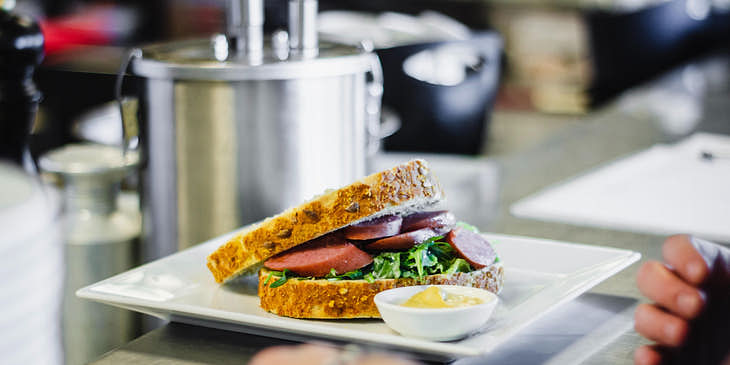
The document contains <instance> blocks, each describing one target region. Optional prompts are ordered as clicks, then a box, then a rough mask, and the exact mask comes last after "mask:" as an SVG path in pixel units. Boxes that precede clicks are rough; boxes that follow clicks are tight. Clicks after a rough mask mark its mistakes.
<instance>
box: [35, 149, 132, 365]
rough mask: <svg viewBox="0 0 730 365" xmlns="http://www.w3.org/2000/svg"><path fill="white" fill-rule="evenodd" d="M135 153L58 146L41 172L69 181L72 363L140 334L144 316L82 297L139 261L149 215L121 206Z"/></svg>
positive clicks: (67, 326)
mask: <svg viewBox="0 0 730 365" xmlns="http://www.w3.org/2000/svg"><path fill="white" fill-rule="evenodd" d="M138 160H139V158H138V155H137V154H136V152H135V151H130V152H127V153H126V154H125V153H124V152H123V151H122V149H121V148H119V147H115V146H105V145H96V144H72V145H67V146H65V147H61V148H59V149H56V150H53V151H50V152H49V153H47V154H45V155H43V156H42V157H41V159H40V161H39V164H40V168H41V171H43V172H44V173H47V174H52V175H55V177H56V178H57V179H58V180H60V182H61V183H62V186H63V193H62V195H63V200H64V205H65V207H64V209H65V211H64V214H63V221H62V224H63V228H64V230H65V232H64V233H65V234H64V239H65V245H64V250H65V261H66V273H65V291H64V301H63V314H64V315H63V337H64V348H65V358H66V363H67V364H82V363H87V362H89V361H91V360H93V359H95V358H97V357H99V356H100V355H102V354H103V353H105V352H107V351H109V350H111V349H113V348H115V347H117V346H120V345H122V344H125V343H127V342H129V341H130V340H132V339H133V338H135V337H136V336H137V335H138V334H139V328H140V318H139V315H138V314H134V313H132V312H130V311H127V310H123V309H118V308H114V307H111V306H108V305H104V304H100V303H94V302H90V301H86V300H82V299H79V298H77V297H76V295H75V292H76V290H78V289H79V288H81V287H83V286H86V285H89V284H92V283H95V282H97V281H100V280H103V279H106V278H108V277H110V276H113V275H115V274H118V273H120V272H123V271H125V270H128V269H130V268H132V267H134V266H135V265H136V264H137V263H138V255H139V236H140V232H141V224H142V219H141V214H140V212H139V207H138V203H137V206H136V207H135V206H134V204H132V206H131V207H126V206H123V205H119V204H118V202H119V201H120V199H119V196H120V195H119V193H120V183H121V181H122V179H123V178H124V177H125V176H126V175H128V174H129V173H130V172H131V170H132V169H133V168H134V167H136V166H137V163H138Z"/></svg>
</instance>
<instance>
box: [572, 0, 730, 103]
mask: <svg viewBox="0 0 730 365" xmlns="http://www.w3.org/2000/svg"><path fill="white" fill-rule="evenodd" d="M693 2H694V3H693ZM696 3H697V2H696V1H694V0H673V1H669V2H665V3H661V4H658V5H655V6H651V7H649V8H646V9H642V10H639V11H635V12H626V13H616V12H608V11H588V12H587V13H586V14H585V16H586V24H587V27H588V35H589V39H590V45H591V56H592V60H593V81H592V84H591V86H590V89H589V93H590V95H591V101H592V103H593V104H594V105H598V104H601V103H603V102H605V101H607V100H609V99H610V98H612V97H613V96H615V95H617V94H618V93H620V92H621V91H623V90H626V89H628V88H630V87H632V86H636V85H638V84H640V83H642V82H645V81H648V80H650V79H652V78H654V77H657V76H658V75H660V74H661V73H663V72H665V71H667V70H669V69H670V68H672V67H674V66H676V65H678V64H680V63H682V62H686V61H687V60H689V59H691V58H692V57H697V56H700V55H702V54H703V53H707V52H710V51H712V50H714V49H716V48H718V47H722V46H723V45H727V44H728V42H729V41H730V11H728V10H725V11H721V10H715V9H712V10H709V13H707V14H695V15H694V17H693V16H691V15H690V14H691V13H692V6H693V5H692V4H696Z"/></svg>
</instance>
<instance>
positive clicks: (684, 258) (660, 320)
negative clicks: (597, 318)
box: [634, 235, 730, 364]
mask: <svg viewBox="0 0 730 365" xmlns="http://www.w3.org/2000/svg"><path fill="white" fill-rule="evenodd" d="M662 254H663V258H664V261H665V264H662V263H660V262H656V261H648V262H646V263H644V264H643V265H642V267H641V268H640V270H639V274H638V276H637V284H638V287H639V290H640V291H641V292H642V294H644V295H645V296H646V297H647V298H649V299H651V300H653V301H654V302H655V303H654V304H641V305H639V306H638V307H637V309H636V312H635V315H634V322H635V328H636V331H637V332H638V333H640V334H641V335H643V336H644V337H646V338H648V339H650V340H652V341H655V342H656V345H653V346H642V347H640V348H638V349H637V350H636V352H635V353H634V361H635V363H636V364H658V363H660V362H667V361H669V360H671V359H672V358H675V360H676V358H677V357H678V354H677V350H676V349H679V348H682V349H688V350H689V351H694V352H698V351H705V353H703V354H702V355H703V356H705V358H707V356H709V358H713V359H715V358H718V357H717V355H716V354H717V353H719V354H720V356H722V357H724V355H726V354H727V351H728V347H727V343H726V342H727V340H722V337H725V338H727V337H726V336H727V333H724V334H723V332H726V331H727V328H721V330H718V328H719V327H722V326H724V325H725V324H726V323H727V319H728V313H727V312H728V311H730V310H729V309H728V308H727V302H728V293H730V287H728V282H730V280H729V279H730V274H728V272H729V271H730V270H729V269H730V266H728V265H729V264H730V260H728V259H727V258H726V257H725V256H727V255H728V252H723V251H722V249H721V248H720V247H719V246H716V245H712V244H711V243H709V242H706V241H705V242H699V241H695V242H694V244H693V241H692V238H691V237H689V236H686V235H677V236H672V237H669V238H668V239H667V240H666V241H665V242H664V246H663V248H662ZM711 279H712V280H711ZM708 284H712V285H709V286H708ZM707 289H709V290H710V292H708V291H707ZM713 302H714V303H713ZM718 306H719V310H718ZM723 306H724V308H723ZM711 307H713V308H714V310H710V309H711ZM718 316H719V317H718ZM718 319H719V322H718V321H716V320H718ZM708 335H709V336H710V338H706V337H707V336H708ZM689 336H692V341H690V338H689ZM718 337H719V338H718ZM724 342H725V344H724V345H723V343H724ZM690 343H692V346H689V344H690ZM708 346H711V347H712V348H710V349H709V350H710V352H711V355H707V350H708V348H707V347H708ZM718 346H719V349H718ZM700 348H703V349H704V350H699V349H700ZM687 352H688V351H684V355H682V356H695V355H694V354H687ZM680 357H681V356H680ZM722 357H719V359H722ZM715 361H719V360H715Z"/></svg>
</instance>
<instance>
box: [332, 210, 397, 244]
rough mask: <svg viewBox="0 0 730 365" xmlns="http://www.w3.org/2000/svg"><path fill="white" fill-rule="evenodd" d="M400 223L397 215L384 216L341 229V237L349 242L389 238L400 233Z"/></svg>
mask: <svg viewBox="0 0 730 365" xmlns="http://www.w3.org/2000/svg"><path fill="white" fill-rule="evenodd" d="M402 222H403V218H401V217H400V216H398V215H386V216H384V217H378V218H375V219H371V220H369V221H365V222H361V223H358V224H353V225H351V226H347V227H345V228H343V229H342V235H343V236H344V237H345V238H347V239H351V240H371V239H375V238H382V237H390V236H394V235H397V234H398V233H400V226H401V223H402Z"/></svg>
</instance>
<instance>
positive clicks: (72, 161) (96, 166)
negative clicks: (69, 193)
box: [39, 144, 139, 180]
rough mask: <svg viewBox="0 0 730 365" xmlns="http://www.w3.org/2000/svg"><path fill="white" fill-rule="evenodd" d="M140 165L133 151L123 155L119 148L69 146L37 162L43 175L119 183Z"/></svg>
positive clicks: (42, 157) (52, 152)
mask: <svg viewBox="0 0 730 365" xmlns="http://www.w3.org/2000/svg"><path fill="white" fill-rule="evenodd" d="M138 162H139V153H138V152H137V151H136V150H133V151H127V153H126V154H125V153H124V152H123V151H122V149H121V148H120V147H116V146H106V145H100V144H70V145H66V146H63V147H61V148H58V149H55V150H53V151H51V152H48V153H46V154H45V155H43V156H41V158H40V161H39V163H40V167H41V169H42V170H43V171H45V172H50V173H56V174H60V175H62V176H64V177H86V176H90V177H91V176H93V177H109V179H110V180H121V179H122V178H123V177H124V176H125V175H126V174H127V173H128V172H129V170H130V169H131V168H132V167H134V166H136V165H137V163H138Z"/></svg>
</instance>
